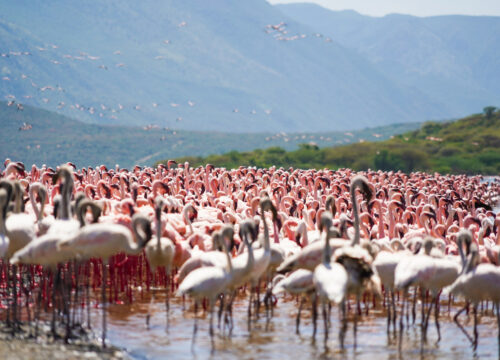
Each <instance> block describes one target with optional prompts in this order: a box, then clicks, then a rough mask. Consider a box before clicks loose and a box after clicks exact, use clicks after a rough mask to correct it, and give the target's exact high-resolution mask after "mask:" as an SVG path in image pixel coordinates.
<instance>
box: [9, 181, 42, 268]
mask: <svg viewBox="0 0 500 360" xmlns="http://www.w3.org/2000/svg"><path fill="white" fill-rule="evenodd" d="M12 186H13V193H12V194H13V195H14V197H15V206H14V213H13V214H11V215H10V216H8V217H7V220H6V221H5V227H6V229H7V235H8V237H9V239H10V243H9V250H8V252H7V257H8V258H10V257H11V256H12V255H13V254H14V253H15V252H16V251H17V250H19V249H22V248H23V247H25V246H26V245H27V244H29V243H30V242H31V241H32V240H33V238H34V237H35V222H34V221H33V217H32V216H31V215H29V214H24V213H21V208H22V203H23V196H22V193H23V190H22V189H21V184H20V183H19V181H15V182H14V183H13V184H12Z"/></svg>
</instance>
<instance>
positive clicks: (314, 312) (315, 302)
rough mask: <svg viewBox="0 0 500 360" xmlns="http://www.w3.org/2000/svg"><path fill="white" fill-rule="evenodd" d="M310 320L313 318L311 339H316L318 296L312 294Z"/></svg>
mask: <svg viewBox="0 0 500 360" xmlns="http://www.w3.org/2000/svg"><path fill="white" fill-rule="evenodd" d="M312 318H313V335H312V338H313V339H315V338H316V331H317V329H318V328H317V321H318V295H317V294H316V293H314V294H313V298H312Z"/></svg>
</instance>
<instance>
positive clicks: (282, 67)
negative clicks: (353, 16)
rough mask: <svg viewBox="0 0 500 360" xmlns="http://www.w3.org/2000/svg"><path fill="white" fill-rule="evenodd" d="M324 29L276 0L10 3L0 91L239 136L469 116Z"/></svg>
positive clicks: (106, 115) (3, 11)
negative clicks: (287, 11) (293, 16)
mask: <svg viewBox="0 0 500 360" xmlns="http://www.w3.org/2000/svg"><path fill="white" fill-rule="evenodd" d="M272 25H273V26H274V28H273V27H272ZM317 31H318V30H317V29H316V28H315V27H313V26H308V25H302V24H301V23H299V22H297V21H295V20H292V19H290V18H289V17H287V16H286V15H284V14H283V12H281V11H280V10H279V8H276V7H273V6H271V5H270V4H268V3H267V2H266V1H265V0H245V1H234V0H213V1H202V0H186V1H174V0H146V1H135V0H107V1H100V0H85V1H80V0H50V1H45V0H43V1H42V0H16V1H1V2H0V39H2V41H1V42H0V55H2V56H0V78H1V79H0V98H2V99H6V97H8V98H7V99H14V100H15V101H16V102H21V103H26V104H30V105H34V106H39V107H43V108H45V109H48V110H52V111H57V112H59V113H62V114H65V115H68V116H71V117H74V118H77V119H79V120H82V121H85V122H92V123H98V124H119V125H123V124H129V125H146V124H149V123H155V124H158V125H160V126H169V127H175V128H181V129H188V130H217V131H228V130H230V131H239V132H249V131H252V132H262V131H273V132H274V131H326V130H329V131H335V130H351V129H362V128H364V127H367V126H379V125H388V124H391V123H403V122H415V121H422V120H425V119H440V118H450V116H452V115H454V114H460V115H462V114H463V112H462V111H463V108H458V109H455V108H454V106H453V105H454V104H455V103H449V102H446V101H444V100H439V99H438V98H436V97H435V96H434V92H432V89H419V88H416V87H412V86H408V84H405V83H402V82H401V81H399V79H397V78H394V77H392V78H391V77H389V76H387V75H386V74H384V73H383V71H382V70H380V68H379V66H378V65H377V64H373V63H372V62H370V61H369V60H367V59H366V58H365V56H364V54H360V53H359V52H358V51H355V50H352V49H349V48H347V47H346V46H345V45H343V44H341V43H339V42H336V41H331V42H329V41H327V40H326V39H325V38H321V37H317V36H315V33H316V32H317ZM495 51H496V50H495ZM492 61H493V60H492ZM410 85H411V84H410ZM475 90H476V89H475V88H473V87H472V88H471V91H470V93H471V94H472V95H470V94H469V95H470V96H473V95H474V96H475V94H476V92H475ZM469 95H467V94H465V95H464V96H469ZM493 95H494V94H493ZM481 96H482V93H478V95H477V97H481ZM487 100H488V99H486V100H485V101H484V103H487V102H488V101H487ZM482 104H483V103H482ZM482 104H481V106H482ZM475 108H477V106H476V107H475ZM468 111H470V110H468ZM467 113H468V112H467Z"/></svg>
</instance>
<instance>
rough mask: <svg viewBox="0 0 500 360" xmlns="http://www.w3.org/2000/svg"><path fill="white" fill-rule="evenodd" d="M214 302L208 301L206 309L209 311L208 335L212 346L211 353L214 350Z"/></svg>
mask: <svg viewBox="0 0 500 360" xmlns="http://www.w3.org/2000/svg"><path fill="white" fill-rule="evenodd" d="M214 302H215V301H213V300H211V299H209V300H208V309H209V311H210V327H209V329H208V333H209V334H210V343H211V345H212V351H213V350H215V341H214V305H215V304H214Z"/></svg>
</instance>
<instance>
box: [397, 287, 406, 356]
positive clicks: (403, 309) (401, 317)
mask: <svg viewBox="0 0 500 360" xmlns="http://www.w3.org/2000/svg"><path fill="white" fill-rule="evenodd" d="M406 295H407V293H406V290H403V304H402V305H401V316H400V317H399V341H398V351H399V352H400V353H401V349H402V346H403V329H404V325H403V319H404V316H405V307H406V305H405V303H406V301H405V300H406ZM407 315H408V314H407ZM406 319H407V320H406V321H407V322H408V317H407V318H406Z"/></svg>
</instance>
